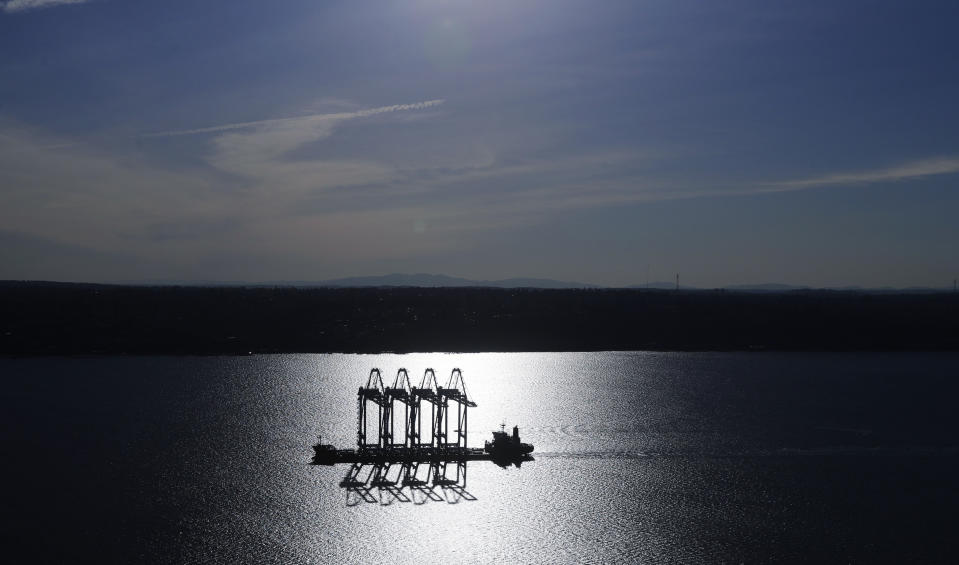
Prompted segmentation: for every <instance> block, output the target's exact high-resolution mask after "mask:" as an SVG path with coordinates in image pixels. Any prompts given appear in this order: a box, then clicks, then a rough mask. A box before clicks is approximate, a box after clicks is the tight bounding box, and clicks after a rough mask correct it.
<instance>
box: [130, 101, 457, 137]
mask: <svg viewBox="0 0 959 565" xmlns="http://www.w3.org/2000/svg"><path fill="white" fill-rule="evenodd" d="M443 102H446V100H444V99H442V98H440V99H437V100H427V101H425V102H414V103H412V104H394V105H392V106H380V107H379V108H369V109H367V110H357V111H355V112H336V113H331V114H309V115H306V116H296V117H292V118H277V119H272V120H257V121H254V122H239V123H235V124H223V125H219V126H210V127H205V128H196V129H183V130H173V131H161V132H156V133H148V134H145V135H144V136H143V137H170V136H175V135H196V134H200V133H218V132H221V131H230V130H235V129H247V128H277V129H288V128H290V127H295V126H305V127H311V126H312V125H314V124H318V123H329V122H339V121H343V120H349V119H353V118H365V117H368V116H375V115H377V114H386V113H389V112H401V111H403V110H425V109H426V108H432V107H434V106H439V105H440V104H442V103H443Z"/></svg>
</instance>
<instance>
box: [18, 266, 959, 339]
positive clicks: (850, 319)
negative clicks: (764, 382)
mask: <svg viewBox="0 0 959 565" xmlns="http://www.w3.org/2000/svg"><path fill="white" fill-rule="evenodd" d="M644 349H646V350H750V349H770V350H959V296H957V295H956V294H953V293H941V294H869V293H855V292H826V291H819V292H817V291H802V292H789V293H768V294H763V293H755V294H753V293H735V292H722V291H695V292H693V291H684V292H670V291H660V290H628V289H596V290H592V289H591V290H543V289H497V288H439V289H436V288H258V287H254V288H242V287H202V288H200V287H135V286H109V285H83V284H55V283H15V282H8V283H2V284H0V354H7V355H38V354H39V355H43V354H88V353H137V354H139V353H196V354H215V353H246V352H254V353H262V352H380V351H397V352H402V351H590V350H593V351H595V350H644Z"/></svg>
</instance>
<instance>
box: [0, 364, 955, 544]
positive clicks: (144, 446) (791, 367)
mask: <svg viewBox="0 0 959 565" xmlns="http://www.w3.org/2000/svg"><path fill="white" fill-rule="evenodd" d="M371 367H379V368H380V369H381V370H382V371H383V374H384V376H385V377H386V379H387V380H392V377H393V375H394V374H395V372H396V370H397V369H398V368H400V367H405V368H407V369H408V370H409V371H410V374H411V376H413V378H414V379H418V378H419V376H420V375H421V374H422V371H423V370H424V369H425V368H426V367H433V368H434V369H435V370H436V372H437V375H438V376H440V377H441V379H442V378H445V377H446V376H448V375H449V372H450V370H451V369H452V368H453V367H460V368H462V370H463V373H464V376H465V377H466V382H467V385H468V388H469V392H470V395H471V396H472V398H473V399H474V400H475V401H476V402H477V403H478V407H477V408H475V409H473V410H471V412H470V432H471V433H470V444H471V445H473V446H482V443H483V440H484V439H486V438H487V437H488V435H489V432H490V431H491V430H492V429H494V428H497V427H498V425H499V423H500V422H502V421H506V422H507V423H508V424H513V423H516V424H518V425H519V426H520V428H521V432H522V434H523V439H524V441H528V442H530V443H533V444H535V446H536V452H535V453H534V455H535V457H536V460H535V461H533V462H529V463H525V464H523V465H522V467H521V468H515V467H509V468H506V469H504V468H501V467H498V466H496V465H494V464H492V463H490V462H472V463H470V464H469V465H468V475H467V481H466V485H465V488H464V489H462V490H457V489H441V488H435V489H433V490H431V491H427V490H424V491H411V490H409V489H404V490H400V491H393V490H388V489H376V488H373V489H370V490H369V491H367V492H362V493H358V492H355V491H354V492H350V491H346V490H344V489H342V488H340V487H339V485H338V483H339V481H340V479H341V478H342V476H343V474H344V473H345V472H346V467H344V466H337V467H332V468H330V467H316V466H310V465H308V464H307V463H308V461H309V459H310V456H311V448H310V446H311V444H312V443H313V442H314V441H315V439H316V435H317V434H320V433H322V434H323V439H324V441H325V442H326V441H328V442H330V443H334V444H337V445H341V446H344V447H347V446H350V445H352V444H353V443H355V440H356V435H355V434H356V429H355V426H356V400H355V395H356V389H357V387H358V386H359V385H360V384H361V381H364V380H365V378H366V375H367V373H368V372H369V369H370V368H371ZM0 372H2V375H3V380H4V390H3V393H2V408H3V415H2V416H0V418H2V421H3V431H2V438H3V445H4V448H5V456H4V458H5V460H6V461H5V464H4V466H5V475H6V481H5V488H4V495H3V497H4V506H5V511H4V515H5V517H4V521H5V522H6V523H5V524H4V528H3V530H4V537H5V538H6V539H5V542H6V544H7V547H8V548H10V550H13V549H18V548H19V549H22V550H25V551H27V552H28V553H27V555H28V556H31V557H32V560H33V561H44V560H61V561H67V562H76V561H81V560H91V559H98V560H100V561H104V562H110V561H113V562H162V563H208V562H209V563H241V562H243V563H322V562H335V563H347V562H357V563H362V562H376V561H380V562H420V563H433V562H450V561H452V562H461V561H468V562H494V563H514V562H515V563H537V562H571V561H581V562H683V563H722V562H728V563H739V562H746V563H757V562H783V561H796V562H815V561H820V562H834V563H846V562H869V563H873V562H901V561H910V562H954V561H955V559H956V549H957V544H956V542H955V541H954V539H953V534H954V532H953V529H954V528H953V524H954V521H955V517H954V515H955V512H956V510H957V509H959V504H957V503H959V449H957V446H959V441H957V439H956V437H955V431H956V429H959V426H957V425H956V424H957V416H956V414H955V409H954V406H955V401H956V397H957V395H956V393H957V392H959V380H957V377H959V355H955V354H781V353H763V354H756V353H750V354H742V353H732V354H689V353H547V354H470V355H458V354H457V355H452V354H417V355H276V356H253V357H213V358H205V357H182V358H178V357H160V358H140V357H106V358H78V359H19V360H17V359H7V360H0Z"/></svg>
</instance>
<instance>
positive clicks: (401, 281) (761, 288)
mask: <svg viewBox="0 0 959 565" xmlns="http://www.w3.org/2000/svg"><path fill="white" fill-rule="evenodd" d="M113 284H124V285H148V286H249V287H277V286H278V287H284V286H285V287H297V288H322V287H327V288H329V287H333V288H350V287H423V288H444V287H445V288H451V287H460V288H462V287H486V288H547V289H565V288H596V289H598V288H631V289H650V290H673V289H675V288H676V283H675V282H665V281H655V282H649V283H644V284H634V285H629V286H626V287H604V286H602V285H595V284H588V283H581V282H572V281H559V280H554V279H543V278H523V277H517V278H510V279H498V280H480V279H467V278H462V277H451V276H448V275H437V274H429V273H415V274H408V273H393V274H389V275H379V276H365V277H346V278H339V279H328V280H321V281H302V280H294V281H261V282H248V281H207V280H172V279H154V280H140V281H116V282H115V283H113ZM679 288H680V290H685V291H714V290H720V289H721V290H725V291H728V292H770V293H775V292H795V291H824V290H825V291H847V292H868V293H928V292H945V291H951V290H953V289H952V288H932V287H906V288H894V287H880V288H866V287H860V286H842V287H810V286H801V285H791V284H780V283H764V284H737V285H727V286H724V287H694V286H685V285H680V287H679Z"/></svg>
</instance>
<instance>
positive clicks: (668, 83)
mask: <svg viewBox="0 0 959 565" xmlns="http://www.w3.org/2000/svg"><path fill="white" fill-rule="evenodd" d="M957 16H959V4H957V3H956V2H935V1H927V2H917V3H907V2H901V1H895V2H885V1H858V2H843V1H836V0H832V1H819V0H808V1H803V2H778V1H770V0H724V1H723V2H716V1H713V0H708V1H702V2H695V1H683V0H663V1H659V0H656V1H646V0H630V1H626V2H616V1H613V0H604V1H602V2H597V1H595V0H592V1H569V0H530V1H517V0H506V1H501V0H485V1H483V2H471V1H466V0H403V1H384V2H374V1H370V2H357V1H355V0H353V1H342V2H338V1H328V2H324V1H319V0H277V1H276V2H262V1H256V2H254V1H248V0H230V1H229V2H226V1H220V0H204V1H200V2H198V1H196V0H190V1H181V0H166V1H160V0H151V1H147V0H0V279H43V280H60V281H89V282H112V281H144V280H179V281H251V282H253V281H283V280H287V281H308V280H324V279H331V278H338V277H348V276H364V275H381V274H388V273H395V272H402V273H419V272H426V273H442V274H446V275H451V276H459V277H467V278H473V279H483V280H492V279H501V278H509V277H543V278H553V279H560V280H571V281H579V282H585V283H592V284H600V285H610V286H625V285H632V284H639V285H642V284H644V283H645V282H647V281H650V280H651V281H658V280H664V281H669V280H673V278H674V277H675V275H676V274H677V273H679V274H680V277H681V282H682V283H683V284H684V285H690V286H698V287H721V286H725V285H735V284H758V283H771V282H773V283H788V284H798V285H810V286H845V285H859V286H867V287H882V286H894V287H908V286H932V287H942V288H946V287H948V288H951V287H952V281H953V279H954V278H956V277H957V276H959V219H957V218H959V190H957V184H959V107H957V101H959V63H957V61H959V59H957V56H959V34H957V33H955V22H956V21H957Z"/></svg>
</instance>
